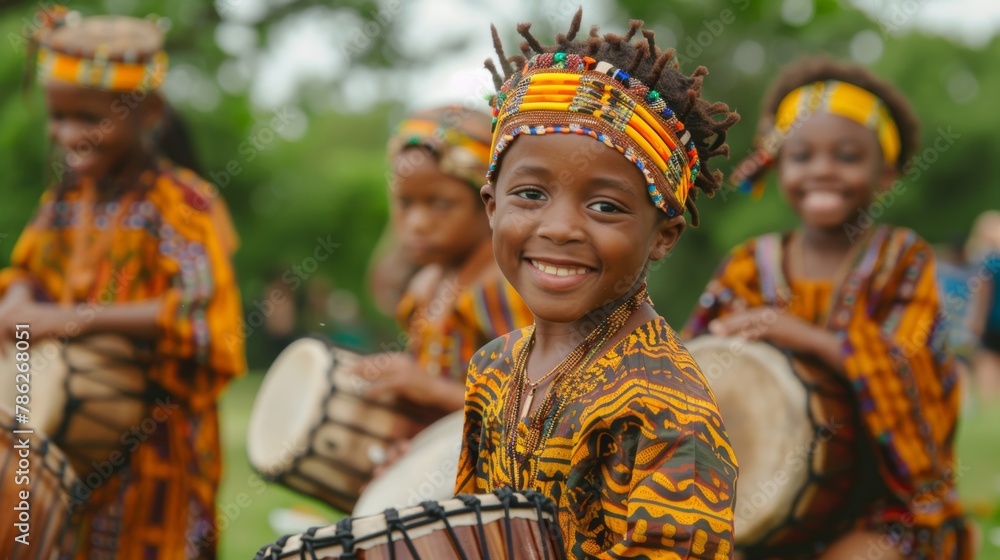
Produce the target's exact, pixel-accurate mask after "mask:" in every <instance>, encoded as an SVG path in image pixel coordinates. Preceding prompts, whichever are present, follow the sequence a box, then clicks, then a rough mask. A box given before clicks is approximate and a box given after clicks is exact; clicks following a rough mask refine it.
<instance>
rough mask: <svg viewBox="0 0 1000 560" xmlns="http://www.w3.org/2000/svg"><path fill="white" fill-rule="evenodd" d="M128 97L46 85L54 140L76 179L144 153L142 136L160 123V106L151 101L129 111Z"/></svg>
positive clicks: (106, 172)
mask: <svg viewBox="0 0 1000 560" xmlns="http://www.w3.org/2000/svg"><path fill="white" fill-rule="evenodd" d="M123 95H124V96H125V97H124V98H123ZM129 96H130V94H122V93H116V92H109V91H99V90H93V89H87V88H82V87H79V86H75V85H73V84H67V83H64V82H49V83H47V84H45V103H46V105H47V108H48V130H49V136H50V137H51V138H52V141H53V142H54V143H55V144H56V145H57V146H59V147H60V148H61V149H62V150H63V151H64V152H65V158H66V161H65V163H66V165H67V166H68V167H69V168H70V169H72V170H73V171H74V172H75V173H76V174H77V175H80V176H83V177H91V178H95V179H96V178H101V177H104V176H107V175H109V174H111V173H113V171H114V169H115V168H116V167H120V166H121V164H122V162H123V161H124V160H125V159H126V158H129V157H134V156H136V155H137V154H141V152H142V150H143V148H142V132H143V130H144V128H145V127H147V126H152V124H153V122H155V115H154V113H155V111H156V108H155V107H152V106H151V105H152V104H151V103H146V102H144V103H138V104H136V103H135V102H133V105H134V107H129V105H128V104H127V103H126V101H123V99H126V100H130V99H131V97H129ZM151 97H152V96H150V97H147V100H149V99H150V98H151Z"/></svg>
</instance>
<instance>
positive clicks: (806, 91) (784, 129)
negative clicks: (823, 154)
mask: <svg viewBox="0 0 1000 560" xmlns="http://www.w3.org/2000/svg"><path fill="white" fill-rule="evenodd" d="M816 113H830V114H833V115H839V116H841V117H844V118H847V119H850V120H852V121H854V122H856V123H858V124H860V125H861V126H863V127H865V128H867V129H869V130H871V131H872V132H873V133H874V134H875V137H876V138H877V139H878V142H879V145H880V146H881V147H882V156H883V159H884V160H885V163H886V165H896V164H897V162H898V161H899V154H900V150H901V140H900V136H899V128H898V127H897V126H896V121H895V120H893V118H892V114H891V113H890V112H889V109H888V107H886V105H885V102H883V101H882V100H881V99H879V97H878V96H876V95H875V94H874V93H872V92H870V91H868V90H866V89H864V88H861V87H858V86H856V85H854V84H851V83H847V82H841V81H837V80H827V81H823V82H813V83H811V84H807V85H804V86H802V87H799V88H796V89H794V90H792V91H791V92H790V93H789V94H788V95H786V96H785V97H784V98H783V99H782V100H781V103H779V104H778V110H777V111H776V112H775V114H774V127H773V128H772V129H771V130H770V131H769V132H767V133H766V134H763V135H761V136H760V137H758V139H757V144H758V148H757V150H756V151H754V153H753V154H751V155H750V156H748V157H747V158H746V159H744V160H743V161H741V162H740V163H739V165H737V166H736V169H735V171H734V172H733V174H732V176H731V178H730V179H731V181H732V183H733V185H735V186H736V187H738V188H739V189H740V190H741V191H744V192H750V193H752V194H753V195H754V196H755V197H759V196H760V195H761V194H762V193H763V191H764V186H765V184H766V182H765V179H766V175H767V171H768V170H769V169H770V168H771V167H772V166H773V165H774V162H775V161H776V159H777V157H778V152H779V151H780V150H781V146H782V145H783V144H784V142H785V139H786V138H787V137H788V135H789V134H790V133H791V132H792V131H794V130H795V129H796V128H798V127H799V126H800V125H801V124H802V123H803V122H805V121H806V120H807V119H808V118H809V117H811V116H812V115H814V114H816Z"/></svg>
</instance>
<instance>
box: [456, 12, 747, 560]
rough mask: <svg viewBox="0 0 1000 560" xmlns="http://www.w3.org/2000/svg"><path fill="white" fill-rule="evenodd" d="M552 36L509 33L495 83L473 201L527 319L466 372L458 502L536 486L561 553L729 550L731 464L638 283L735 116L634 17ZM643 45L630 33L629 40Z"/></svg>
mask: <svg viewBox="0 0 1000 560" xmlns="http://www.w3.org/2000/svg"><path fill="white" fill-rule="evenodd" d="M581 17H582V14H581V13H580V12H578V13H577V14H576V16H575V17H574V19H573V22H572V24H571V26H570V30H569V32H568V33H567V34H565V35H563V34H560V35H558V36H557V41H558V44H556V45H553V46H551V47H547V46H543V45H541V44H540V43H539V42H538V40H537V39H535V37H534V36H533V35H531V33H530V32H529V29H528V27H529V25H528V24H522V25H520V26H518V31H519V32H520V33H521V34H522V35H523V36H524V38H525V40H526V42H525V43H524V44H523V45H522V52H523V54H524V56H523V57H521V56H515V57H511V58H510V59H508V58H507V57H506V56H505V55H504V52H503V49H502V47H501V45H500V40H499V37H498V36H497V34H496V30H494V44H495V46H496V49H497V55H498V56H499V62H500V66H501V68H502V70H503V72H504V77H503V78H501V77H500V75H499V74H497V72H496V69H495V68H494V66H493V64H492V63H491V62H488V66H489V67H490V68H491V70H493V73H494V81H495V82H496V86H497V89H498V90H499V91H498V92H497V94H496V96H495V97H494V98H493V102H492V105H493V109H494V114H495V115H496V118H495V125H494V126H495V130H494V135H493V164H492V165H491V166H490V175H489V177H490V182H489V183H488V184H487V185H486V186H484V187H483V189H482V197H483V200H485V201H486V209H487V212H488V214H489V218H490V225H491V226H492V228H493V246H494V251H495V253H496V257H497V262H498V264H499V266H500V269H501V270H502V271H503V273H504V276H506V277H507V279H508V280H510V282H511V284H513V285H514V287H515V288H516V289H517V292H518V293H519V294H521V296H522V297H524V300H525V302H526V303H527V304H528V307H529V308H530V309H531V312H532V314H533V315H534V318H535V324H534V325H533V326H532V327H527V328H524V329H521V330H519V331H515V332H513V333H510V334H508V335H506V336H503V337H501V338H499V339H497V340H494V341H493V342H491V343H489V344H488V345H486V346H485V347H484V348H483V349H482V350H480V351H479V352H478V353H477V354H476V356H475V358H473V360H472V364H471V365H470V368H469V376H468V388H467V391H466V402H465V427H464V436H463V437H464V447H463V450H462V457H461V460H460V462H459V468H458V479H457V483H456V492H459V493H485V492H491V491H493V490H495V489H498V488H501V487H511V488H513V489H514V490H517V491H520V490H529V489H530V490H537V491H539V492H541V493H542V494H543V495H545V496H547V497H549V498H551V499H552V500H553V501H554V502H555V504H556V506H557V508H558V520H557V521H558V524H559V526H560V528H561V530H562V534H563V538H564V542H565V545H566V557H567V558H729V557H730V556H731V554H732V552H733V502H734V496H735V483H736V470H737V468H736V458H735V457H734V456H733V451H732V448H731V447H730V445H729V441H728V438H727V436H726V431H725V428H724V426H723V423H722V418H721V416H720V414H719V411H718V407H717V405H716V403H715V398H714V397H713V396H712V392H711V390H710V389H709V386H708V384H707V382H706V381H705V378H704V376H703V375H702V373H701V372H700V370H699V369H698V365H697V364H696V363H694V361H693V360H692V359H691V356H690V355H689V354H688V353H687V351H686V350H685V349H684V347H683V345H682V344H681V342H680V339H679V338H678V337H677V334H676V333H675V332H674V331H673V330H672V329H671V328H670V326H669V325H667V323H666V321H665V320H664V319H663V317H661V316H659V314H658V313H657V312H656V310H654V308H653V306H652V303H651V302H650V301H649V298H648V296H647V294H646V290H645V277H646V272H647V271H648V268H649V265H650V263H651V262H653V261H657V260H660V259H662V258H664V257H665V256H666V255H667V253H668V252H669V251H670V249H671V248H672V247H673V245H674V243H676V241H677V240H678V238H679V237H680V234H681V231H682V230H683V229H684V227H685V224H686V221H685V218H684V216H683V214H684V212H685V210H689V211H690V212H691V216H692V220H694V221H697V212H696V211H695V207H694V196H695V194H696V192H697V190H696V189H695V187H697V189H700V190H702V191H704V192H706V193H708V194H711V193H712V192H713V191H714V190H715V189H717V188H718V187H719V184H720V182H721V174H719V173H718V172H714V171H712V170H711V169H710V168H709V167H708V160H709V158H711V157H713V156H716V155H721V154H726V153H727V147H726V145H725V139H726V130H727V129H728V128H729V127H730V126H731V125H732V124H733V123H735V122H736V121H737V120H738V118H737V116H736V115H735V114H733V113H730V112H729V110H728V108H727V107H726V106H725V104H721V103H717V104H710V103H708V102H707V101H705V100H704V99H702V98H701V96H700V92H701V84H702V79H703V76H704V75H705V73H706V71H705V69H704V68H703V67H702V68H698V69H697V70H695V72H694V73H693V74H692V75H691V76H687V75H684V74H682V73H681V72H680V71H679V70H678V69H677V67H676V63H674V62H673V61H672V57H673V49H671V50H668V51H666V52H663V51H661V50H660V49H659V48H657V47H656V45H655V44H654V39H653V33H652V32H651V31H648V30H642V22H640V21H633V22H632V23H631V26H630V28H629V31H628V32H627V33H626V34H625V35H624V36H618V35H612V34H608V35H605V36H603V37H601V36H599V35H598V34H597V29H596V27H595V28H594V29H593V30H592V31H591V33H590V36H589V37H585V38H583V39H576V35H577V33H578V31H579V29H580V19H581ZM640 31H641V35H640V36H639V37H640V39H639V40H638V41H632V39H633V37H635V36H636V35H637V34H638V33H640Z"/></svg>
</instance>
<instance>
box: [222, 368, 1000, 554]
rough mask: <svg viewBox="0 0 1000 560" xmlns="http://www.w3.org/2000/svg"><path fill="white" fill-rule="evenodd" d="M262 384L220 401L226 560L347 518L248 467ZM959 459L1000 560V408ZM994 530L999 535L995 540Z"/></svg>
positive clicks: (245, 384) (967, 491)
mask: <svg viewBox="0 0 1000 560" xmlns="http://www.w3.org/2000/svg"><path fill="white" fill-rule="evenodd" d="M260 381H261V376H260V374H251V375H248V376H247V377H245V378H243V379H240V380H239V381H236V382H235V383H233V384H232V385H231V386H230V387H229V389H228V391H227V392H226V394H225V396H224V397H223V399H222V404H221V409H222V441H223V446H224V447H225V450H224V451H225V458H226V464H225V474H224V477H223V481H222V489H221V491H220V493H219V518H218V519H219V527H220V528H221V529H222V541H221V543H220V545H221V550H220V552H221V559H222V560H250V559H251V558H253V555H254V554H255V553H256V552H257V550H258V549H259V548H260V547H261V546H263V545H265V544H267V543H270V542H272V541H274V540H275V539H276V538H278V537H279V536H281V535H278V534H276V533H275V532H274V531H273V530H272V529H271V526H270V525H269V523H268V515H269V514H270V513H271V512H272V511H273V510H275V509H276V508H289V507H293V506H294V507H299V508H307V509H308V510H311V511H313V512H316V513H318V514H321V515H325V516H326V517H327V518H328V519H329V520H330V522H331V523H332V522H333V521H335V520H336V519H338V518H339V517H340V516H341V515H343V514H341V513H339V512H336V511H334V510H333V509H331V508H329V507H326V506H324V505H323V504H320V503H318V502H316V501H314V500H310V499H309V498H306V497H304V496H302V495H301V494H297V493H295V492H292V491H291V490H287V489H285V488H283V487H281V486H278V485H275V484H265V483H263V482H262V481H261V480H260V479H259V477H257V475H256V474H255V473H254V472H253V470H252V469H251V468H250V465H249V463H248V462H247V455H246V426H247V421H248V419H249V417H250V409H251V406H252V405H253V397H254V394H255V393H256V391H257V387H258V386H259V385H260ZM958 455H959V458H960V461H961V463H960V464H961V466H962V468H963V469H964V474H963V475H962V477H961V479H960V480H959V490H960V491H961V493H962V499H963V501H964V502H965V504H966V507H967V508H968V510H969V512H970V513H971V514H972V516H973V517H974V518H975V519H976V522H977V523H978V524H979V527H980V531H981V534H982V536H983V541H984V542H983V543H982V545H981V549H980V554H979V557H978V558H979V559H980V560H1000V546H998V545H1000V405H996V406H993V407H992V408H988V407H985V406H975V407H973V409H972V410H971V411H969V412H967V413H966V415H965V416H964V417H963V419H962V425H961V427H960V430H959V435H958ZM991 532H993V533H994V534H995V536H994V537H993V538H992V539H991V538H990V533H991Z"/></svg>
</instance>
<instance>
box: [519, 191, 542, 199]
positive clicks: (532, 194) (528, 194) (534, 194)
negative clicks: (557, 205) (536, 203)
mask: <svg viewBox="0 0 1000 560" xmlns="http://www.w3.org/2000/svg"><path fill="white" fill-rule="evenodd" d="M514 195H515V196H519V197H521V198H524V199H527V200H545V194H544V193H542V191H540V190H538V189H523V190H520V191H517V192H516V193H514Z"/></svg>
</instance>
